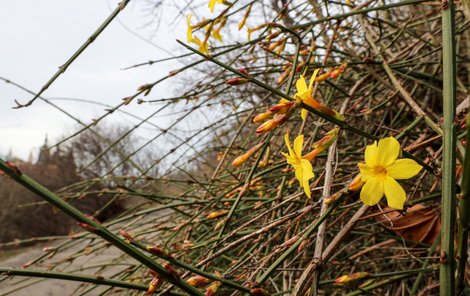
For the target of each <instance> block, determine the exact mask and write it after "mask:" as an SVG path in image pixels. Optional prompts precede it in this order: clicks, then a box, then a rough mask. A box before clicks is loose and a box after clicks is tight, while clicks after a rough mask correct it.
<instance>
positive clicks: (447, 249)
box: [439, 1, 456, 296]
mask: <svg viewBox="0 0 470 296" xmlns="http://www.w3.org/2000/svg"><path fill="white" fill-rule="evenodd" d="M442 7H443V9H442V58H443V61H442V64H443V65H442V69H443V109H444V111H443V116H444V122H443V133H444V134H443V152H442V154H443V159H442V226H441V255H440V257H441V258H440V260H441V266H440V273H439V283H440V295H441V296H449V295H455V294H454V292H455V285H454V270H455V263H454V226H455V161H456V155H455V153H456V131H455V124H454V118H455V95H456V69H455V67H456V65H455V54H456V52H455V28H454V26H455V19H454V4H453V1H445V2H443V6H442Z"/></svg>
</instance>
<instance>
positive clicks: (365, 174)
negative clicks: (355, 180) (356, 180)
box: [357, 163, 374, 182]
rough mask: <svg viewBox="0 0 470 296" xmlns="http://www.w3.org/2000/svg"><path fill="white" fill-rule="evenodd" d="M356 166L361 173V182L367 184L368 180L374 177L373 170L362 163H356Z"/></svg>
mask: <svg viewBox="0 0 470 296" xmlns="http://www.w3.org/2000/svg"><path fill="white" fill-rule="evenodd" d="M357 166H358V167H359V170H360V171H361V178H362V181H364V182H367V181H368V180H369V179H371V178H373V177H374V169H373V168H371V167H369V166H367V165H366V164H364V163H358V164H357Z"/></svg>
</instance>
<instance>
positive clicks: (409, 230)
mask: <svg viewBox="0 0 470 296" xmlns="http://www.w3.org/2000/svg"><path fill="white" fill-rule="evenodd" d="M376 220H377V221H378V222H380V223H381V224H382V225H383V226H384V227H385V228H387V229H390V230H392V231H393V232H395V233H397V234H399V235H400V236H402V237H403V238H405V239H407V240H411V241H416V242H422V243H427V244H432V243H433V242H434V240H435V239H436V237H437V235H438V233H439V229H440V228H441V219H440V215H439V212H437V211H436V210H434V209H432V208H429V207H425V206H423V205H420V204H417V205H414V206H412V207H411V208H409V209H408V210H407V211H406V214H405V215H402V214H401V212H398V211H394V210H393V209H391V208H385V209H384V210H383V214H382V215H378V216H377V217H376Z"/></svg>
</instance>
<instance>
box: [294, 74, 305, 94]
mask: <svg viewBox="0 0 470 296" xmlns="http://www.w3.org/2000/svg"><path fill="white" fill-rule="evenodd" d="M295 87H296V88H297V93H304V92H306V91H307V82H306V81H305V78H304V76H302V75H300V78H299V79H298V80H297V82H296V83H295Z"/></svg>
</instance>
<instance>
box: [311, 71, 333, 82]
mask: <svg viewBox="0 0 470 296" xmlns="http://www.w3.org/2000/svg"><path fill="white" fill-rule="evenodd" d="M332 72H333V69H329V70H328V71H327V72H325V73H323V74H321V75H318V76H317V77H316V78H315V82H320V81H325V80H327V79H328V78H330V75H331V73H332Z"/></svg>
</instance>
